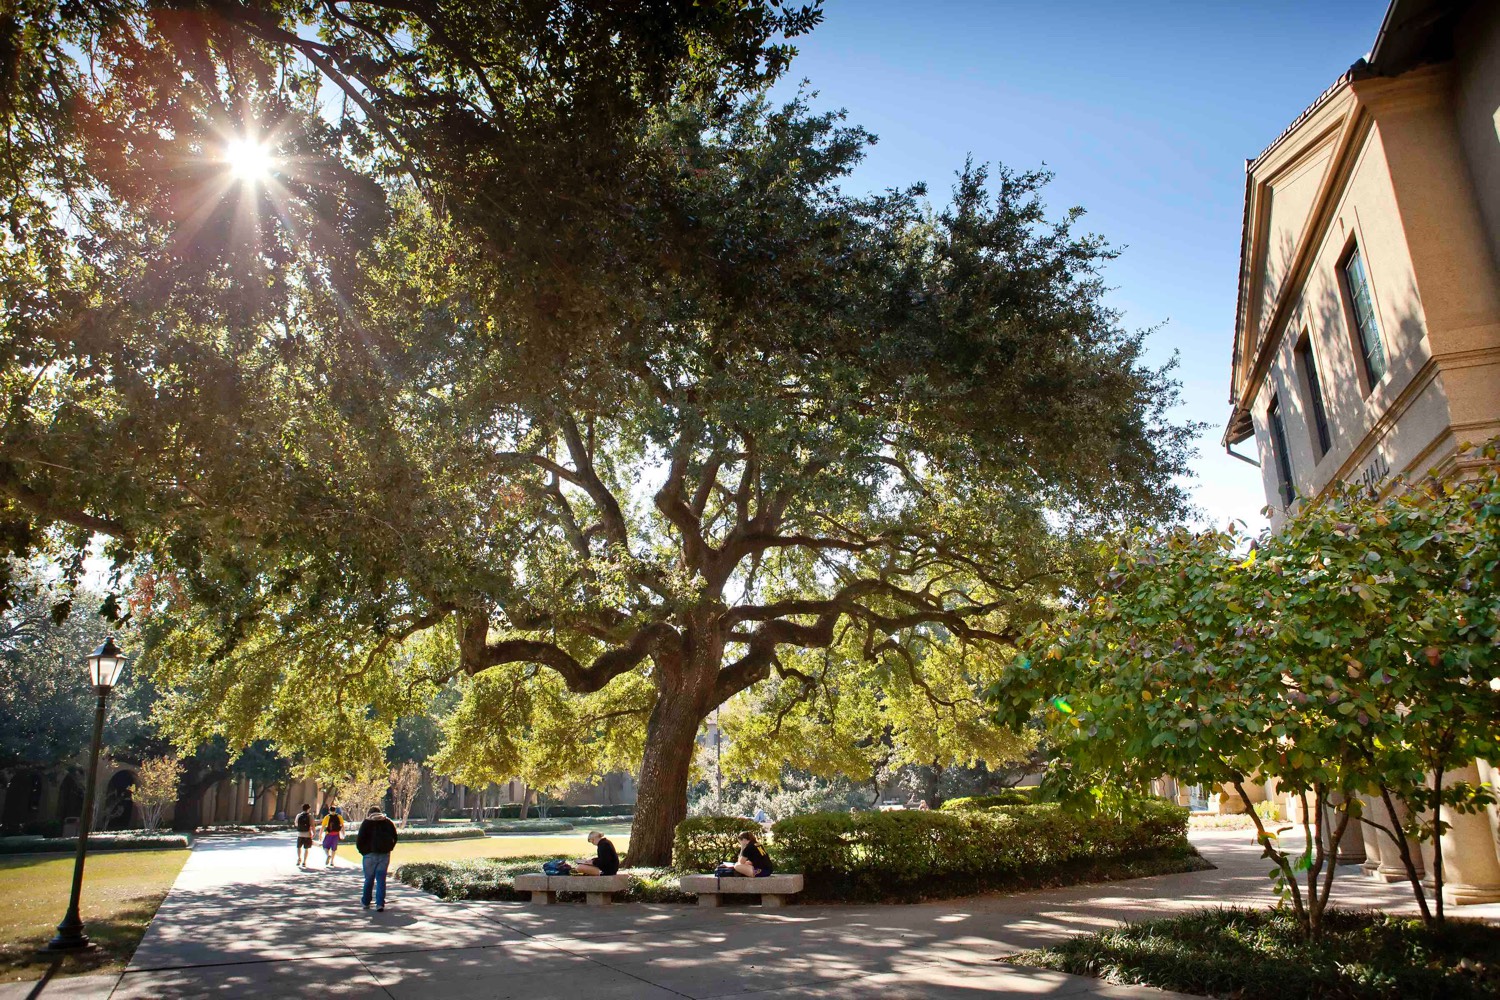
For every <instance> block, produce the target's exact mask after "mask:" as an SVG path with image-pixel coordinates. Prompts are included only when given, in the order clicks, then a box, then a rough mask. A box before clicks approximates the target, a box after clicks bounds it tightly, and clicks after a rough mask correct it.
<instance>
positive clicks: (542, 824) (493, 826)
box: [483, 819, 574, 833]
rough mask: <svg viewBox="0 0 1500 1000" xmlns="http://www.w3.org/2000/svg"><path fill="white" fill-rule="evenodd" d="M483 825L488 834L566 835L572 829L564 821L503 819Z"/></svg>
mask: <svg viewBox="0 0 1500 1000" xmlns="http://www.w3.org/2000/svg"><path fill="white" fill-rule="evenodd" d="M483 825H484V828H485V829H486V830H488V831H489V832H490V833H566V832H568V831H569V830H572V829H574V826H573V824H572V823H569V822H568V821H567V820H565V819H505V820H500V821H498V822H487V823H485V824H483Z"/></svg>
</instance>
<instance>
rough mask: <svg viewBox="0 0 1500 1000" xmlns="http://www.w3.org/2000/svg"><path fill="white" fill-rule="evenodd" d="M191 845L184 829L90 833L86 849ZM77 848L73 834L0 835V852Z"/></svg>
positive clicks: (161, 848) (178, 848) (154, 848)
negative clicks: (52, 835)
mask: <svg viewBox="0 0 1500 1000" xmlns="http://www.w3.org/2000/svg"><path fill="white" fill-rule="evenodd" d="M192 846H193V838H192V836H191V835H189V834H186V833H91V834H89V850H90V851H173V850H176V851H185V850H187V849H188V848H190V847H192ZM76 850H78V838H77V837H37V836H27V837H0V854H50V853H53V852H56V851H67V852H72V851H76Z"/></svg>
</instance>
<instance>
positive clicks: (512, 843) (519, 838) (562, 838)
mask: <svg viewBox="0 0 1500 1000" xmlns="http://www.w3.org/2000/svg"><path fill="white" fill-rule="evenodd" d="M585 822H587V821H585ZM590 830H598V831H599V832H600V833H602V834H604V835H605V836H606V837H608V838H609V839H610V840H612V841H614V844H615V849H616V850H618V851H619V852H620V853H621V854H624V853H625V851H626V849H627V848H628V847H629V846H630V824H629V823H628V822H626V823H618V822H615V823H597V824H595V825H593V826H589V827H584V826H580V827H579V828H578V829H577V830H574V831H572V832H570V833H559V834H546V835H540V836H525V835H515V834H510V835H506V836H502V837H483V838H480V837H476V838H474V839H473V840H436V841H430V842H428V843H413V844H401V843H398V844H397V845H396V850H395V853H394V854H392V855H391V864H393V865H398V866H399V865H404V864H411V863H413V862H418V861H460V860H463V859H465V858H519V857H526V856H528V855H538V854H539V855H543V856H552V855H558V854H561V855H566V856H567V857H569V858H586V857H589V856H590V855H591V854H593V848H592V847H590V846H589V842H588V834H589V831H590ZM354 857H356V859H357V857H358V856H357V855H355V856H354Z"/></svg>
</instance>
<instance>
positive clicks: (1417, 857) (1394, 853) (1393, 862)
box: [1370, 797, 1425, 882]
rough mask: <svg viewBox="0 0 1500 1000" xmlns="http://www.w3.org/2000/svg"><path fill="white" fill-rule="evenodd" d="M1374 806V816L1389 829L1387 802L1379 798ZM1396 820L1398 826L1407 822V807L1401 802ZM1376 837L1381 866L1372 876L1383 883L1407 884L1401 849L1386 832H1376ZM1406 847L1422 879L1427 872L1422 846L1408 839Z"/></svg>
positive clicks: (1389, 818) (1389, 815) (1418, 875)
mask: <svg viewBox="0 0 1500 1000" xmlns="http://www.w3.org/2000/svg"><path fill="white" fill-rule="evenodd" d="M1373 806H1374V809H1375V811H1374V813H1373V814H1372V815H1373V816H1375V817H1377V818H1378V819H1379V822H1380V824H1381V825H1382V826H1386V827H1389V826H1390V825H1391V814H1390V812H1389V811H1388V810H1387V809H1386V807H1385V801H1384V800H1383V799H1381V798H1378V797H1377V798H1375V800H1374V802H1373ZM1396 820H1397V825H1398V826H1399V825H1400V823H1402V822H1405V820H1406V807H1405V806H1404V805H1402V804H1401V803H1400V802H1396ZM1376 836H1377V838H1378V839H1379V842H1380V850H1379V852H1378V854H1379V857H1380V865H1379V866H1378V867H1377V868H1376V869H1375V870H1374V871H1373V872H1371V873H1370V874H1372V875H1374V876H1375V877H1376V878H1378V879H1380V880H1381V881H1383V882H1405V881H1406V866H1405V865H1403V864H1402V863H1401V848H1399V847H1397V846H1396V842H1395V841H1394V840H1392V839H1391V837H1390V835H1389V834H1387V833H1385V832H1384V831H1376ZM1406 846H1407V849H1408V850H1410V851H1411V856H1412V861H1413V862H1415V863H1416V868H1417V877H1418V878H1421V877H1422V873H1423V871H1424V870H1425V869H1424V868H1423V863H1422V850H1421V845H1419V844H1418V843H1417V842H1416V841H1415V840H1411V839H1410V838H1408V839H1407V841H1406Z"/></svg>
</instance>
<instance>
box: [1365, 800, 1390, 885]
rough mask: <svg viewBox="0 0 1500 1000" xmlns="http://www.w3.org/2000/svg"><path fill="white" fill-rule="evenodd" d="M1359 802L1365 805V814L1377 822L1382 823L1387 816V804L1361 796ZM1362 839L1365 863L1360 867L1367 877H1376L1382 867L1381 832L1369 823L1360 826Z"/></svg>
mask: <svg viewBox="0 0 1500 1000" xmlns="http://www.w3.org/2000/svg"><path fill="white" fill-rule="evenodd" d="M1359 801H1360V802H1362V803H1364V814H1365V815H1366V816H1368V817H1370V818H1371V819H1373V820H1374V821H1375V822H1377V823H1379V822H1381V817H1382V816H1383V815H1384V814H1385V803H1384V802H1381V801H1380V800H1379V799H1377V798H1376V797H1375V796H1373V795H1361V796H1360V797H1359ZM1359 835H1360V839H1361V840H1363V841H1364V844H1365V863H1364V864H1363V865H1361V866H1360V867H1361V868H1363V869H1364V873H1365V874H1366V875H1372V876H1373V875H1374V874H1375V872H1376V870H1377V869H1378V868H1379V867H1380V831H1379V830H1377V829H1375V828H1374V827H1373V826H1371V825H1370V824H1368V823H1364V822H1361V823H1360V824H1359Z"/></svg>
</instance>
